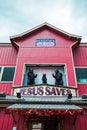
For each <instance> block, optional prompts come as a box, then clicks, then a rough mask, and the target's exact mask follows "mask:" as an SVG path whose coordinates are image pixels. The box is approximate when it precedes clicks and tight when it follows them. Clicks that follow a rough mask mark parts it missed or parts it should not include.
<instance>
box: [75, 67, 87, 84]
mask: <svg viewBox="0 0 87 130" xmlns="http://www.w3.org/2000/svg"><path fill="white" fill-rule="evenodd" d="M76 77H77V82H81V83H86V82H87V68H76Z"/></svg>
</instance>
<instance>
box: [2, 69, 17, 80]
mask: <svg viewBox="0 0 87 130" xmlns="http://www.w3.org/2000/svg"><path fill="white" fill-rule="evenodd" d="M14 71H15V67H4V69H3V73H2V78H1V81H13V77H14Z"/></svg>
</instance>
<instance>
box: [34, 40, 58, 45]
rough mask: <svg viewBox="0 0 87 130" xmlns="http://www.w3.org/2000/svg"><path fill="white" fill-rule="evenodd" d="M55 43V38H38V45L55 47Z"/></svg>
mask: <svg viewBox="0 0 87 130" xmlns="http://www.w3.org/2000/svg"><path fill="white" fill-rule="evenodd" d="M55 45H56V43H55V39H36V46H37V47H53V46H55Z"/></svg>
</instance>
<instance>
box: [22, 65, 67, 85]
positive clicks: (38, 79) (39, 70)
mask: <svg viewBox="0 0 87 130" xmlns="http://www.w3.org/2000/svg"><path fill="white" fill-rule="evenodd" d="M29 70H33V73H34V76H35V78H34V83H33V84H43V83H44V80H45V79H46V83H47V84H51V85H55V84H56V79H55V77H54V76H53V75H55V72H56V70H59V72H60V73H61V75H62V81H61V85H62V82H63V86H67V80H66V67H65V65H42V64H41V65H26V66H25V70H24V78H23V85H24V86H27V85H30V84H31V83H30V81H29V80H30V77H29V75H28V72H29ZM44 75H45V76H46V77H44ZM43 77H44V80H43Z"/></svg>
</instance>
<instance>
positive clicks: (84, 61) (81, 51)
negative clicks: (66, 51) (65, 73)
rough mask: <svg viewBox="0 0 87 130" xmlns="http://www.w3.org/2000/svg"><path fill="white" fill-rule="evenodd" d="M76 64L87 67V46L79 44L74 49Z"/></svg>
mask: <svg viewBox="0 0 87 130" xmlns="http://www.w3.org/2000/svg"><path fill="white" fill-rule="evenodd" d="M73 56H74V64H75V66H86V67H87V46H79V47H78V48H75V49H74V50H73Z"/></svg>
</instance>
